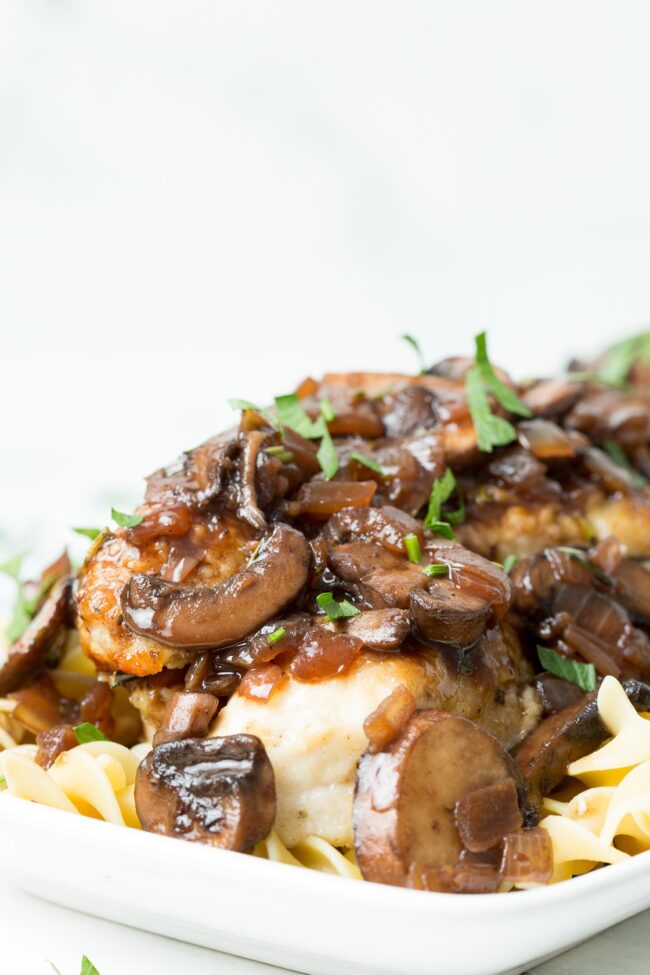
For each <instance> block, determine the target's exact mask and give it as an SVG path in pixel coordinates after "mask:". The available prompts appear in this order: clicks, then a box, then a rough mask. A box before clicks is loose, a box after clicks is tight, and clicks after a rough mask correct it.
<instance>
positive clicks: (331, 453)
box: [275, 393, 339, 481]
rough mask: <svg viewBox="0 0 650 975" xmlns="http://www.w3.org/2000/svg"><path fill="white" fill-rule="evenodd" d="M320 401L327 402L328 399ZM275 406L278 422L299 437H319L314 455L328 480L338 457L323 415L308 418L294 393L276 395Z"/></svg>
mask: <svg viewBox="0 0 650 975" xmlns="http://www.w3.org/2000/svg"><path fill="white" fill-rule="evenodd" d="M322 402H329V400H328V401H322ZM275 406H276V409H277V411H278V416H279V418H280V423H281V424H282V425H283V426H285V427H289V428H290V429H291V430H294V431H295V432H296V433H297V434H299V435H300V436H301V437H305V438H306V439H308V440H317V439H318V438H319V437H320V438H321V442H320V447H319V448H318V453H317V454H316V457H317V459H318V463H319V464H320V467H321V470H322V472H323V474H324V475H325V477H326V478H327V480H328V481H329V480H331V478H333V477H334V475H335V474H336V472H337V470H338V469H339V458H338V455H337V453H336V447H335V446H334V441H333V440H332V437H331V435H330V432H329V430H328V429H327V422H326V420H325V417H324V415H321V416H319V417H318V419H317V420H310V418H309V417H308V416H307V413H306V412H305V410H304V408H303V407H302V406H301V404H300V400H299V399H298V397H297V396H296V394H295V393H288V394H287V395H286V396H276V397H275ZM321 406H322V403H321ZM330 406H331V404H330ZM325 411H326V412H327V407H325ZM322 412H323V411H322V409H321V413H322Z"/></svg>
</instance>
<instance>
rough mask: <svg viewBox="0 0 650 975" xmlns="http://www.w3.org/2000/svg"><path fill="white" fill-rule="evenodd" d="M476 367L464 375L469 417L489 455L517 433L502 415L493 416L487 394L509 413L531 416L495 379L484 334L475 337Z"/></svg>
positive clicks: (482, 448)
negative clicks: (489, 393)
mask: <svg viewBox="0 0 650 975" xmlns="http://www.w3.org/2000/svg"><path fill="white" fill-rule="evenodd" d="M474 341H475V342H476V365H475V366H474V367H473V368H472V369H470V370H469V372H468V373H467V375H466V376H465V392H466V394H467V405H468V406H469V411H470V413H471V415H472V421H473V423H474V429H475V430H476V439H477V442H478V447H479V450H482V451H484V452H485V453H491V452H492V449H493V448H494V447H502V446H505V444H509V443H512V441H513V440H515V439H516V436H517V433H516V431H515V428H514V427H513V425H512V423H510V422H509V421H508V420H506V419H504V418H503V417H501V416H495V414H494V413H493V412H492V410H491V408H490V400H489V399H488V392H491V393H492V395H493V396H494V398H495V400H496V401H497V402H498V403H500V404H501V406H503V408H504V409H506V410H508V411H509V412H510V413H516V414H517V415H518V416H532V414H531V412H530V410H529V409H528V407H527V406H525V405H524V403H522V402H521V400H520V399H519V397H518V396H517V394H516V393H515V392H514V390H512V389H511V388H510V387H509V386H506V384H505V383H503V382H502V381H501V380H500V379H499V377H498V376H497V374H496V372H495V371H494V368H493V367H492V363H491V362H490V360H489V357H488V352H487V339H486V336H485V332H481V333H480V335H477V336H476V338H475V340H474Z"/></svg>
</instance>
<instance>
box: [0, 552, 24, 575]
mask: <svg viewBox="0 0 650 975" xmlns="http://www.w3.org/2000/svg"><path fill="white" fill-rule="evenodd" d="M24 558H25V553H24V552H21V554H20V555H14V556H13V558H11V559H7V561H6V562H3V563H2V564H1V565H0V572H2V574H3V575H5V576H9V578H10V579H13V580H14V582H18V581H19V580H20V569H21V566H22V564H23V559H24Z"/></svg>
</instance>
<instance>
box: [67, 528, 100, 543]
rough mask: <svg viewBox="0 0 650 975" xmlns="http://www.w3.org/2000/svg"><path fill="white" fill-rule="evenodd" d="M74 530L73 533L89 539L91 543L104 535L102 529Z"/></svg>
mask: <svg viewBox="0 0 650 975" xmlns="http://www.w3.org/2000/svg"><path fill="white" fill-rule="evenodd" d="M72 530H73V532H76V533H77V535H85V536H86V538H89V539H90V540H91V541H94V540H95V539H96V538H97V536H98V535H101V533H102V530H101V528H73V529H72Z"/></svg>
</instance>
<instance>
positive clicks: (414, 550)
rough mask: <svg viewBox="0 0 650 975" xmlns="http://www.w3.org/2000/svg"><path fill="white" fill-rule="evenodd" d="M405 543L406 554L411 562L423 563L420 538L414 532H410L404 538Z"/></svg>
mask: <svg viewBox="0 0 650 975" xmlns="http://www.w3.org/2000/svg"><path fill="white" fill-rule="evenodd" d="M403 542H404V548H405V549H406V554H407V555H408V560H409V562H415V563H416V564H417V563H418V562H421V561H422V552H421V551H420V542H419V540H418V536H417V535H415V534H414V533H413V532H409V533H408V535H405V536H404V538H403Z"/></svg>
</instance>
